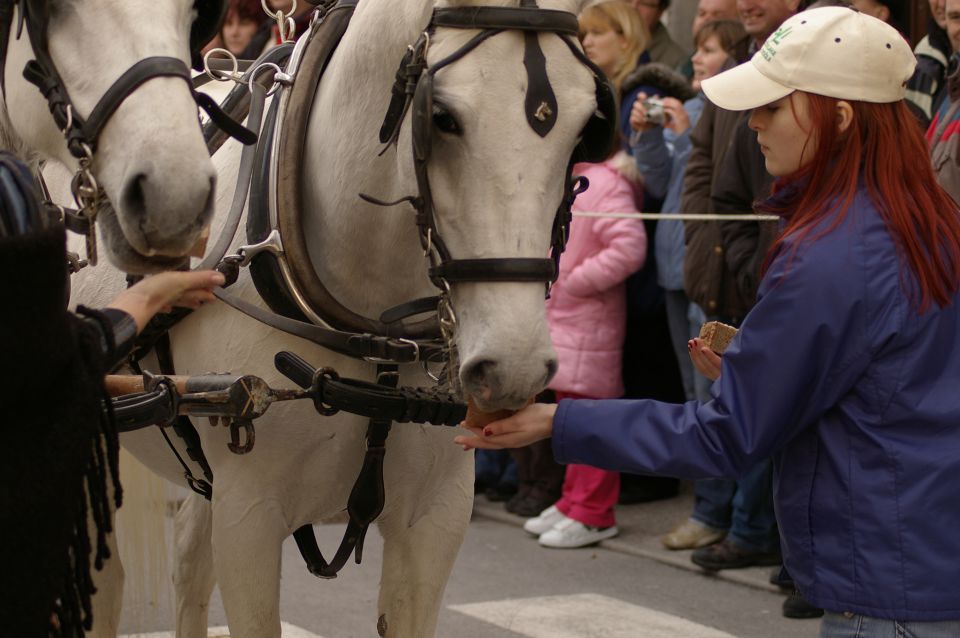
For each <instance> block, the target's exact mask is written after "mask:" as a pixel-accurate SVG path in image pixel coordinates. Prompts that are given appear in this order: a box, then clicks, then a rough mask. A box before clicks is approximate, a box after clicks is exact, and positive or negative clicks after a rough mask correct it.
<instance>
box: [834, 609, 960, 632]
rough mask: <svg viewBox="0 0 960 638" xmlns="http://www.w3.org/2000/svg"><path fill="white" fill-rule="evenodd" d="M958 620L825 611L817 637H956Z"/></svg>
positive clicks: (958, 626)
mask: <svg viewBox="0 0 960 638" xmlns="http://www.w3.org/2000/svg"><path fill="white" fill-rule="evenodd" d="M957 636H960V620H941V621H929V622H922V621H906V622H902V621H897V620H886V619H884V618H872V617H870V616H860V615H858V614H850V613H847V614H838V613H834V612H829V611H828V612H827V613H825V614H824V616H823V622H821V623H820V638H957Z"/></svg>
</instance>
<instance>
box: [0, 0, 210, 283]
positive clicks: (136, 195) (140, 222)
mask: <svg viewBox="0 0 960 638" xmlns="http://www.w3.org/2000/svg"><path fill="white" fill-rule="evenodd" d="M26 5H28V6H30V7H31V9H30V10H28V12H27V18H28V22H29V21H30V18H31V17H33V16H36V17H35V18H34V19H35V20H36V21H42V22H44V24H43V25H41V29H42V32H43V33H45V39H46V49H47V51H48V53H49V59H50V60H51V61H52V63H53V66H54V67H55V69H56V71H57V73H58V74H59V76H60V78H61V80H62V84H63V86H64V87H65V88H66V92H67V94H68V95H69V99H70V101H71V102H72V108H73V111H74V112H75V113H76V114H77V115H78V116H80V117H81V118H83V119H85V120H87V121H89V120H88V118H89V116H90V114H91V111H92V110H93V109H94V107H95V106H96V105H97V104H98V103H99V102H100V100H101V98H102V97H103V96H104V95H105V94H106V93H107V92H108V91H109V90H110V88H111V86H112V85H113V84H114V82H115V81H116V80H117V79H118V78H120V77H121V76H123V75H124V73H125V72H127V71H128V69H131V67H133V66H134V65H135V64H136V63H137V62H139V61H141V60H143V59H144V58H148V57H152V56H163V57H167V58H175V59H178V60H181V61H182V62H184V63H185V64H187V65H189V63H190V57H191V40H194V42H193V43H192V44H193V45H194V46H195V45H196V41H197V38H198V37H201V38H202V33H203V32H206V33H208V34H211V35H212V33H210V32H211V30H215V29H216V26H215V25H213V26H211V22H212V21H215V20H216V19H217V18H218V17H219V15H220V8H221V6H222V5H221V4H220V2H218V1H213V0H196V2H195V0H170V1H167V2H154V1H152V0H127V1H125V2H116V1H114V0H84V1H83V2H79V1H76V0H59V1H55V2H32V1H28V2H26ZM34 7H37V8H34ZM198 12H199V16H200V17H199V22H197V21H196V20H197V16H198ZM17 13H18V12H15V14H14V16H13V25H12V28H11V30H10V33H9V36H10V39H9V44H8V47H7V55H6V60H5V67H4V75H3V79H4V83H5V85H4V99H5V107H6V117H7V120H8V122H7V123H6V124H7V126H6V128H7V129H8V130H7V131H6V133H7V138H8V142H9V143H10V144H11V145H12V146H14V147H18V150H19V151H21V152H22V153H24V154H30V155H32V156H33V157H39V158H41V159H53V160H58V161H61V162H63V163H64V164H66V165H67V166H68V167H69V168H70V169H71V170H73V169H75V168H76V167H77V165H78V162H77V158H76V157H75V155H76V154H75V153H74V154H71V153H70V151H69V150H68V147H67V144H66V142H65V139H64V135H63V134H62V133H61V132H60V131H59V130H58V126H57V124H56V123H55V121H54V118H53V117H51V114H50V110H49V108H48V104H47V100H45V99H44V97H43V95H41V93H40V91H38V90H37V87H36V86H34V85H33V84H31V83H29V82H28V81H27V80H25V79H24V76H23V71H24V68H25V65H26V64H27V62H28V61H30V60H34V59H38V57H39V56H38V54H37V52H36V51H35V50H34V46H32V44H31V38H28V37H27V34H28V28H29V27H28V28H25V29H24V30H23V32H22V33H20V34H19V37H18V29H17V26H18V24H17V23H18V20H19V17H20V16H19V15H17ZM43 14H47V15H43ZM34 27H35V28H36V25H34ZM191 30H193V36H192V37H191ZM175 62H176V61H175V60H174V63H175ZM184 72H185V73H186V71H184ZM128 93H129V94H128V96H127V97H126V98H125V99H124V100H123V101H122V102H121V103H120V104H119V106H118V107H117V108H116V110H115V111H114V112H113V113H112V114H111V115H110V116H109V118H108V119H106V121H105V124H104V126H103V128H102V130H101V131H100V134H99V136H98V138H97V140H96V145H95V149H94V152H93V154H92V162H91V163H90V167H91V174H92V175H93V177H94V178H95V180H96V182H97V183H98V184H99V185H100V186H101V187H102V188H103V191H104V192H105V194H106V196H107V199H108V200H109V203H104V204H103V205H101V207H100V214H99V216H98V222H99V223H100V226H101V229H100V230H101V236H102V237H103V238H104V239H105V243H106V245H107V250H108V252H109V253H110V254H111V256H112V258H113V261H114V262H115V263H116V264H117V265H118V266H119V267H121V268H124V269H126V270H127V271H131V272H147V271H151V270H156V269H160V268H165V267H170V266H173V265H176V264H178V263H180V262H182V261H183V258H184V256H185V255H186V254H187V253H188V252H189V251H190V248H191V247H192V246H193V245H194V244H196V242H197V239H198V236H199V234H200V232H201V230H202V229H203V227H204V226H205V225H206V224H207V223H208V221H209V219H210V216H211V214H212V212H213V205H214V202H213V198H214V190H215V189H214V186H215V179H216V174H215V172H214V168H213V164H212V163H211V161H210V158H209V155H208V153H207V150H206V146H205V144H204V141H203V136H202V134H201V131H200V127H199V126H198V118H197V105H196V103H195V102H194V99H193V97H192V96H191V91H190V87H189V85H188V82H187V81H185V79H184V78H183V77H170V76H155V77H150V78H148V79H147V80H146V81H145V82H143V83H142V84H140V85H139V86H135V87H131V88H130V90H129V91H128Z"/></svg>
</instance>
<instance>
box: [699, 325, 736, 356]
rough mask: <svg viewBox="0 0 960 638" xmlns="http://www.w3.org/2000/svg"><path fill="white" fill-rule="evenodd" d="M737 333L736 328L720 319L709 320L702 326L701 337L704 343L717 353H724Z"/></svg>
mask: <svg viewBox="0 0 960 638" xmlns="http://www.w3.org/2000/svg"><path fill="white" fill-rule="evenodd" d="M735 334H737V329H736V328H734V327H733V326H728V325H727V324H725V323H720V322H719V321H708V322H707V323H705V324H703V326H702V327H701V328H700V339H701V340H702V341H703V344H704V345H705V346H707V347H708V348H710V349H711V350H713V351H714V352H716V353H717V354H723V351H724V350H726V349H727V346H729V345H730V342H731V341H733V336H734V335H735Z"/></svg>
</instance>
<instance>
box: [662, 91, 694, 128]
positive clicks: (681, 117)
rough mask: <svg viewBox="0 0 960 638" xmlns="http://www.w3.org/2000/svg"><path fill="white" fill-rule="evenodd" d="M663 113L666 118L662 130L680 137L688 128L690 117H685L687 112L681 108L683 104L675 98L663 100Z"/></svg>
mask: <svg viewBox="0 0 960 638" xmlns="http://www.w3.org/2000/svg"><path fill="white" fill-rule="evenodd" d="M663 112H664V114H665V115H666V116H667V121H666V123H665V124H664V125H663V128H667V129H670V130H671V131H673V132H674V133H676V134H677V135H682V134H683V132H684V131H686V130H687V129H688V128H690V116H689V115H687V110H686V109H685V108H683V102H681V101H680V100H678V99H677V98H675V97H665V98H663Z"/></svg>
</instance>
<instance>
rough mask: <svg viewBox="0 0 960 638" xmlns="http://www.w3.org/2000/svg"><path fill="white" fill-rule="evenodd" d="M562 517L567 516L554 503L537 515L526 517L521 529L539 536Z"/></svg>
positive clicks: (551, 527) (550, 528) (562, 518)
mask: <svg viewBox="0 0 960 638" xmlns="http://www.w3.org/2000/svg"><path fill="white" fill-rule="evenodd" d="M564 519H567V517H566V516H564V515H563V512H561V511H560V510H558V509H557V506H556V505H551V506H550V507H548V508H547V509H545V510H543V511H542V512H540V515H539V516H537V517H535V518H528V519H527V522H525V523H524V524H523V529H524V531H527V532H530V533H531V534H533V535H534V536H540V534H543V533H544V532H549V531H550V530H552V529H553V526H554V525H556V524H557V523H559V522H560V521H562V520H564ZM567 520H570V519H567Z"/></svg>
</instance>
